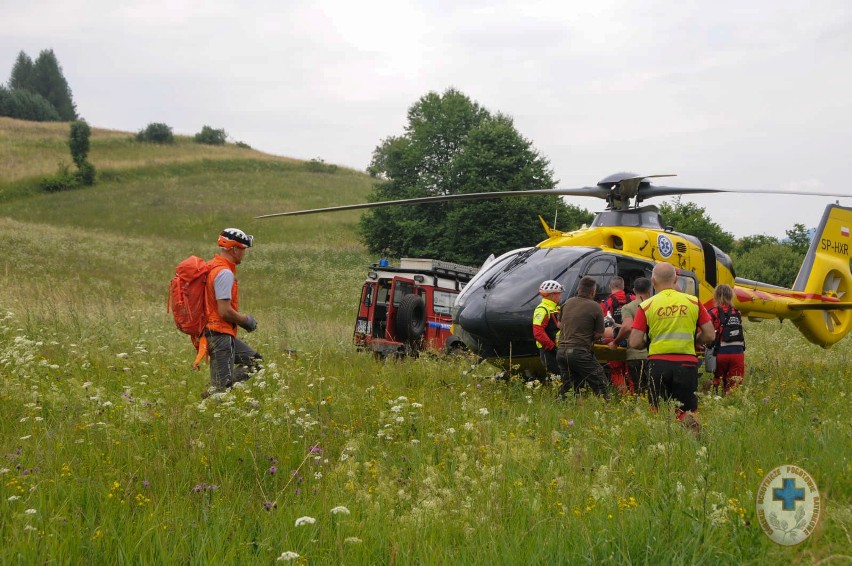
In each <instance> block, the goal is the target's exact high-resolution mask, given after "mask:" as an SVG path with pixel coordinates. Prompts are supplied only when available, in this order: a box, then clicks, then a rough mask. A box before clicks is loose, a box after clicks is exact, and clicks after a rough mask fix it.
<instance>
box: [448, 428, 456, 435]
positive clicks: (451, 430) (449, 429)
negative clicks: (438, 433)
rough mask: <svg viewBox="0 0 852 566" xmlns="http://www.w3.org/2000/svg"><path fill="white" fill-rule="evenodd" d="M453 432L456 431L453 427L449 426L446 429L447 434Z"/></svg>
mask: <svg viewBox="0 0 852 566" xmlns="http://www.w3.org/2000/svg"><path fill="white" fill-rule="evenodd" d="M455 433H456V429H454V428H453V427H450V428H448V429H447V434H455Z"/></svg>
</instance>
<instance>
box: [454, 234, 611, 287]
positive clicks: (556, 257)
mask: <svg viewBox="0 0 852 566" xmlns="http://www.w3.org/2000/svg"><path fill="white" fill-rule="evenodd" d="M595 251H597V250H596V249H595V248H586V247H570V248H568V247H560V248H527V249H521V250H515V251H513V252H509V253H507V254H504V255H503V256H501V257H499V258H497V259H496V260H494V261H493V262H492V263H491V264H489V265H487V266H486V267H485V268H484V269H483V270H482V271H480V272H479V273H478V274H477V276H476V277H475V278H474V279H473V280H471V282H470V283H468V285H467V286H466V287H465V290H464V291H465V292H464V293H462V294H465V295H467V294H470V293H472V292H473V291H475V290H476V289H479V288H484V289H486V290H487V289H492V288H494V287H496V286H497V285H498V284H499V285H501V286H504V287H505V286H509V287H512V286H517V287H516V288H523V287H528V286H530V284H531V283H533V284H534V285H535V288H536V289H537V288H538V284H539V283H541V282H542V281H545V280H547V279H555V280H557V281H561V282H562V283H563V284H565V283H566V281H565V280H564V279H565V277H564V276H565V274H566V272H567V271H568V270H569V269H570V268H571V267H573V266H574V265H575V264H576V263H577V262H578V261H580V260H581V259H582V258H584V257H586V255H588V254H590V253H593V252H595ZM533 296H534V297H537V292H536V293H534V294H533ZM459 300H462V297H461V295H460V296H459Z"/></svg>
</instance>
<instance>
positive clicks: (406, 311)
mask: <svg viewBox="0 0 852 566" xmlns="http://www.w3.org/2000/svg"><path fill="white" fill-rule="evenodd" d="M425 332H426V304H425V303H424V302H423V298H422V297H421V296H420V295H415V294H413V293H412V294H410V295H406V296H404V297H403V298H402V300H401V301H400V302H399V307H397V309H396V335H397V338H399V340H400V341H401V342H417V341H419V340H420V339H421V338H423V334H424V333H425Z"/></svg>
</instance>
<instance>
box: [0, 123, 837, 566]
mask: <svg viewBox="0 0 852 566" xmlns="http://www.w3.org/2000/svg"><path fill="white" fill-rule="evenodd" d="M67 129H68V126H67V124H29V123H24V122H18V121H14V120H8V119H0V173H2V178H0V239H2V242H3V245H2V251H0V414H2V415H3V419H2V420H0V517H2V520H0V539H2V540H3V545H2V546H0V564H47V563H60V564H217V565H218V564H227V565H231V564H234V565H239V566H244V565H253V564H259V565H260V564H263V565H268V564H272V563H276V564H277V563H278V561H282V562H285V561H290V562H289V563H292V564H370V565H373V564H430V565H431V564H435V565H445V564H575V563H581V564H586V563H594V564H675V563H676V564H755V565H758V564H760V565H763V564H799V563H808V564H811V563H825V564H827V563H829V562H831V561H832V560H834V559H835V558H836V557H846V556H849V555H850V553H852V551H850V548H852V547H850V538H849V533H850V532H852V497H850V494H852V474H850V473H849V472H850V470H852V460H850V451H849V449H848V447H849V439H850V438H852V419H849V406H848V398H849V393H850V387H849V385H850V381H849V368H850V367H852V341H850V339H849V338H847V339H846V340H844V341H843V342H841V343H839V344H837V345H835V346H834V347H833V348H831V349H829V350H821V349H819V348H818V347H817V346H814V345H812V344H809V343H807V342H806V341H805V340H804V339H803V337H802V336H801V334H800V333H799V332H798V331H797V330H796V329H795V327H794V326H793V325H791V324H784V325H778V324H777V323H772V322H766V323H762V324H757V323H751V322H746V323H745V334H746V336H747V340H748V350H747V354H746V356H747V359H746V376H745V379H744V382H743V384H742V385H741V386H740V387H738V388H737V389H736V390H734V391H733V392H732V393H730V394H728V395H726V396H722V395H717V394H715V393H714V392H712V391H710V384H709V381H708V377H707V376H706V375H705V376H704V377H703V378H702V386H701V390H702V391H701V393H700V408H701V411H700V416H699V418H700V421H701V423H702V427H703V428H702V431H701V433H700V435H695V434H693V432H692V431H690V430H687V429H685V428H684V427H682V426H681V425H680V424H679V423H678V422H677V420H676V419H675V417H674V407H673V406H671V405H669V406H666V407H663V408H661V409H660V411H659V412H654V413H652V412H650V411H649V409H648V403H647V400H646V399H645V398H643V397H642V396H635V395H630V394H624V395H622V394H616V395H614V397H613V399H612V400H611V401H609V402H607V401H604V400H603V399H601V398H599V397H597V396H593V395H592V396H586V395H581V396H578V397H572V398H569V399H566V400H560V399H558V398H557V395H556V391H557V390H558V387H559V382H558V381H556V382H539V381H526V382H524V381H522V380H520V379H519V378H515V377H513V378H511V379H508V380H506V379H503V378H502V377H499V376H497V375H496V370H495V368H494V367H492V366H489V365H488V364H477V365H472V361H473V360H471V359H468V358H465V357H461V356H460V357H455V356H453V357H441V356H427V355H423V356H420V357H418V358H417V359H405V360H392V361H391V360H389V361H387V362H382V361H380V360H376V359H374V358H373V357H372V356H369V355H363V354H360V353H357V352H355V349H354V347H353V345H352V331H353V323H354V317H355V312H356V307H357V300H358V297H359V290H360V287H361V284H362V282H363V280H364V276H365V274H366V267H367V266H368V265H369V264H370V263H371V262H373V261H374V260H375V259H376V258H373V257H370V256H369V255H368V254H367V253H366V252H365V250H364V248H363V247H362V246H361V244H360V243H359V242H358V240H357V238H356V235H355V234H356V231H355V227H356V223H357V221H358V212H347V213H337V214H329V215H316V216H308V217H295V218H273V219H266V220H263V221H259V220H254V217H255V216H257V215H259V214H264V213H270V212H276V211H285V210H291V209H298V208H306V207H322V206H330V205H336V204H342V203H350V202H358V201H362V200H364V199H365V198H366V196H367V194H368V193H369V191H370V188H371V185H372V183H373V182H374V181H373V180H372V179H371V178H370V177H368V176H367V175H365V174H363V173H360V172H356V171H352V170H346V169H337V171H336V172H335V173H333V174H329V173H314V172H311V171H310V170H309V167H307V166H306V164H305V163H304V162H300V161H297V160H293V159H286V158H281V157H276V156H272V155H266V154H263V153H259V152H256V151H251V150H246V149H240V148H237V147H233V146H227V147H208V146H200V145H196V144H194V143H192V142H191V141H190V140H188V139H186V138H178V140H177V143H176V144H175V145H174V146H165V147H161V146H154V145H144V144H142V145H140V144H137V143H136V142H133V141H130V137H131V135H130V134H129V133H126V132H114V131H108V130H99V129H95V130H94V131H93V137H92V149H91V152H90V154H89V159H90V161H91V162H92V163H93V164H94V165H95V167H97V169H98V171H99V180H98V183H97V184H96V185H95V186H93V187H89V188H82V189H77V190H73V191H69V192H63V193H55V194H45V193H43V192H41V191H40V190H39V188H38V183H39V179H40V178H41V177H42V176H44V175H48V174H51V173H53V172H54V171H55V170H56V167H57V163H58V162H59V161H66V162H67V161H70V157H69V156H68V155H67V154H68V150H67V148H66V142H65V139H66V137H67ZM226 226H237V227H240V228H243V229H245V230H247V231H248V232H249V233H253V234H254V235H255V237H256V239H255V242H256V245H255V247H253V248H252V249H251V250H249V251H248V252H247V256H246V259H245V262H244V263H243V264H241V265H240V268H239V274H238V275H239V279H240V307H241V310H245V311H246V312H249V313H251V314H252V315H254V316H255V317H256V319H257V321H258V323H259V326H258V328H257V330H256V331H255V332H253V333H251V334H249V335H246V334H244V333H242V331H241V334H240V337H241V338H245V339H246V342H248V343H249V344H250V345H252V346H253V347H255V348H256V349H257V350H258V351H259V352H261V353H262V354H263V356H264V367H263V369H261V370H260V371H258V372H257V373H256V374H254V376H253V377H252V378H251V379H250V380H249V381H247V382H245V383H240V384H238V385H237V386H236V387H234V388H232V389H230V390H228V391H227V392H225V393H221V394H215V395H211V396H210V397H209V398H204V399H203V398H202V396H201V394H202V392H203V391H205V390H206V389H207V387H208V385H209V383H210V376H209V372H208V369H207V367H204V368H203V369H202V370H201V371H199V372H195V371H193V370H192V369H191V363H192V359H193V357H194V354H195V352H194V350H193V348H192V346H191V345H190V342H189V339H188V338H187V337H186V336H184V335H182V334H180V333H179V332H178V331H177V330H176V329H175V328H174V324H173V321H172V319H171V315H169V314H167V313H166V294H167V286H168V282H169V280H170V279H171V277H172V275H173V273H174V267H175V265H176V264H177V263H178V262H179V261H180V260H182V259H183V258H185V257H186V256H188V255H190V254H195V255H200V256H204V257H210V256H211V255H212V254H213V253H214V251H215V250H216V248H215V240H216V236H217V234H218V232H219V231H220V230H221V229H222V228H223V227H226ZM291 349H295V350H296V351H297V355H292V352H290V351H289V350H291ZM202 399H203V400H202ZM843 446H846V447H847V448H845V449H844V448H843ZM786 465H793V466H797V467H801V468H802V469H804V470H806V471H807V472H808V473H810V474H811V475H812V477H813V479H814V481H815V482H816V485H818V486H819V494H820V497H822V498H823V500H822V501H823V502H824V504H823V510H822V516H821V518H820V519H819V522H818V524H816V523H815V525H816V528H815V530H814V532H813V535H812V536H811V537H810V538H809V539H807V540H806V541H805V542H802V543H801V544H799V545H797V546H791V547H787V546H781V545H778V544H776V543H775V542H772V541H771V540H770V539H769V537H767V536H766V535H765V534H764V533H763V531H762V529H761V526H760V525H761V522H760V521H761V520H762V518H761V517H760V516H759V515H758V513H757V510H756V507H755V496H756V493H758V489H759V487H760V485H761V482H762V480H763V478H764V477H765V476H766V475H767V473H769V472H770V471H771V470H773V469H775V468H776V467H778V466H786ZM785 485H786V484H785ZM785 489H786V488H785ZM801 509H804V508H803V507H801ZM808 517H810V515H809V516H808ZM806 519H807V518H806V517H804V516H801V517H797V518H796V519H795V520H796V521H801V522H802V525H804V524H806V522H807V521H806ZM770 520H771V521H772V522H775V523H776V524H780V523H778V521H777V520H776V519H773V518H771V517H770ZM785 524H786V523H785ZM808 524H809V523H808ZM792 528H793V527H789V528H788V527H786V526H785V527H783V529H785V532H786V530H790V529H792ZM795 528H800V527H795Z"/></svg>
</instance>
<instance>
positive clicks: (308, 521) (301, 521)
mask: <svg viewBox="0 0 852 566" xmlns="http://www.w3.org/2000/svg"><path fill="white" fill-rule="evenodd" d="M316 522H317V520H316V519H314V518H313V517H307V516H305V517H299V518H298V519H296V526H297V527H301V526H302V525H313V524H314V523H316Z"/></svg>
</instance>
